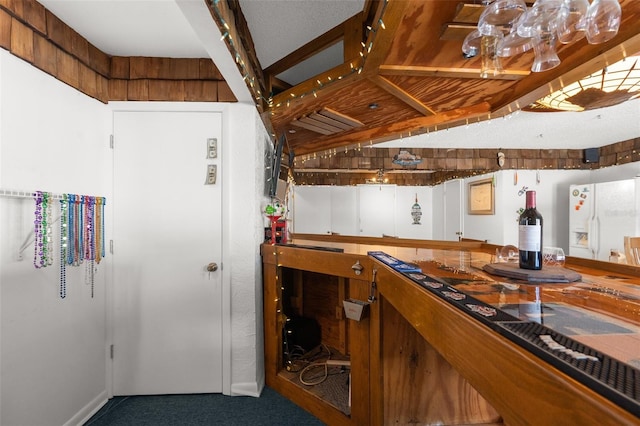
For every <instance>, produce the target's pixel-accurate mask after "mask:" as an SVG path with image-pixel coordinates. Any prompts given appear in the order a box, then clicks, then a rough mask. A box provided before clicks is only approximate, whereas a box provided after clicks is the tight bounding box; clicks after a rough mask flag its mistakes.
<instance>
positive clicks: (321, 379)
mask: <svg viewBox="0 0 640 426" xmlns="http://www.w3.org/2000/svg"><path fill="white" fill-rule="evenodd" d="M322 347H324V349H325V350H326V351H327V352H328V353H329V356H328V358H327V359H326V360H324V361H321V362H311V363H310V364H309V365H307V366H306V367H304V368H303V369H302V371H300V375H299V380H300V383H302V384H303V385H307V386H315V385H319V384H320V383H322V382H324V381H325V380H327V377H329V367H330V366H339V367H340V373H344V371H345V370H346V369H347V368H350V367H351V363H350V362H349V361H346V360H332V359H331V355H332V354H331V351H330V350H329V348H328V347H327V346H326V345H324V344H323V345H322ZM321 367H322V368H324V373H323V374H321V375H320V376H318V377H319V378H318V379H317V380H305V379H304V375H305V374H307V373H308V372H309V371H311V370H314V369H317V368H321ZM337 374H338V373H337ZM314 378H315V377H314Z"/></svg>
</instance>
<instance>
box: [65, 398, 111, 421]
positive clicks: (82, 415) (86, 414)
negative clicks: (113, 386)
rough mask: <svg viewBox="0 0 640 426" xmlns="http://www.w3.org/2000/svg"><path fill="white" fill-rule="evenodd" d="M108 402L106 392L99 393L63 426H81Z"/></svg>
mask: <svg viewBox="0 0 640 426" xmlns="http://www.w3.org/2000/svg"><path fill="white" fill-rule="evenodd" d="M108 401H109V398H108V397H107V390H106V389H105V390H104V391H102V392H100V394H99V395H98V396H96V397H95V398H93V400H91V401H90V402H89V403H88V404H87V405H85V406H84V407H83V408H82V409H81V410H80V411H78V412H77V413H76V414H75V415H74V416H73V417H71V418H70V419H69V420H68V421H67V422H66V423H65V424H64V426H82V425H83V424H85V423H86V422H87V421H88V420H89V419H90V418H91V417H92V416H93V415H94V414H95V413H97V412H98V411H99V410H100V409H101V408H102V407H104V405H105V404H106V403H107V402H108Z"/></svg>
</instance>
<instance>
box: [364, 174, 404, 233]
mask: <svg viewBox="0 0 640 426" xmlns="http://www.w3.org/2000/svg"><path fill="white" fill-rule="evenodd" d="M358 198H359V204H360V235H361V236H363V237H382V236H383V235H392V236H395V235H396V212H395V209H396V186H395V185H359V186H358Z"/></svg>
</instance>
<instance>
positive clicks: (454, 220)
mask: <svg viewBox="0 0 640 426" xmlns="http://www.w3.org/2000/svg"><path fill="white" fill-rule="evenodd" d="M462 184H463V181H462V180H461V179H456V180H449V181H446V182H445V183H444V239H445V240H447V241H458V240H459V238H460V237H462V232H463V229H462V227H463V226H462V208H463V203H462V199H463V197H462V195H463V192H462Z"/></svg>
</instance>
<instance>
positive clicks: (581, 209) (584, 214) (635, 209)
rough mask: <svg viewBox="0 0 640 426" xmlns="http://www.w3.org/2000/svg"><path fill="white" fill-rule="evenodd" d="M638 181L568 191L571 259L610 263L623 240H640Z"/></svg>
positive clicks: (608, 183) (621, 250) (589, 185)
mask: <svg viewBox="0 0 640 426" xmlns="http://www.w3.org/2000/svg"><path fill="white" fill-rule="evenodd" d="M639 201H640V181H639V180H638V178H634V179H625V180H618V181H612V182H602V183H591V184H583V185H571V186H570V187H569V209H570V213H569V229H570V231H569V232H570V235H569V255H570V256H575V257H582V258H587V259H597V260H604V261H608V260H609V256H610V255H611V250H618V252H619V253H624V237H625V236H640V216H639V214H640V205H639Z"/></svg>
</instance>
